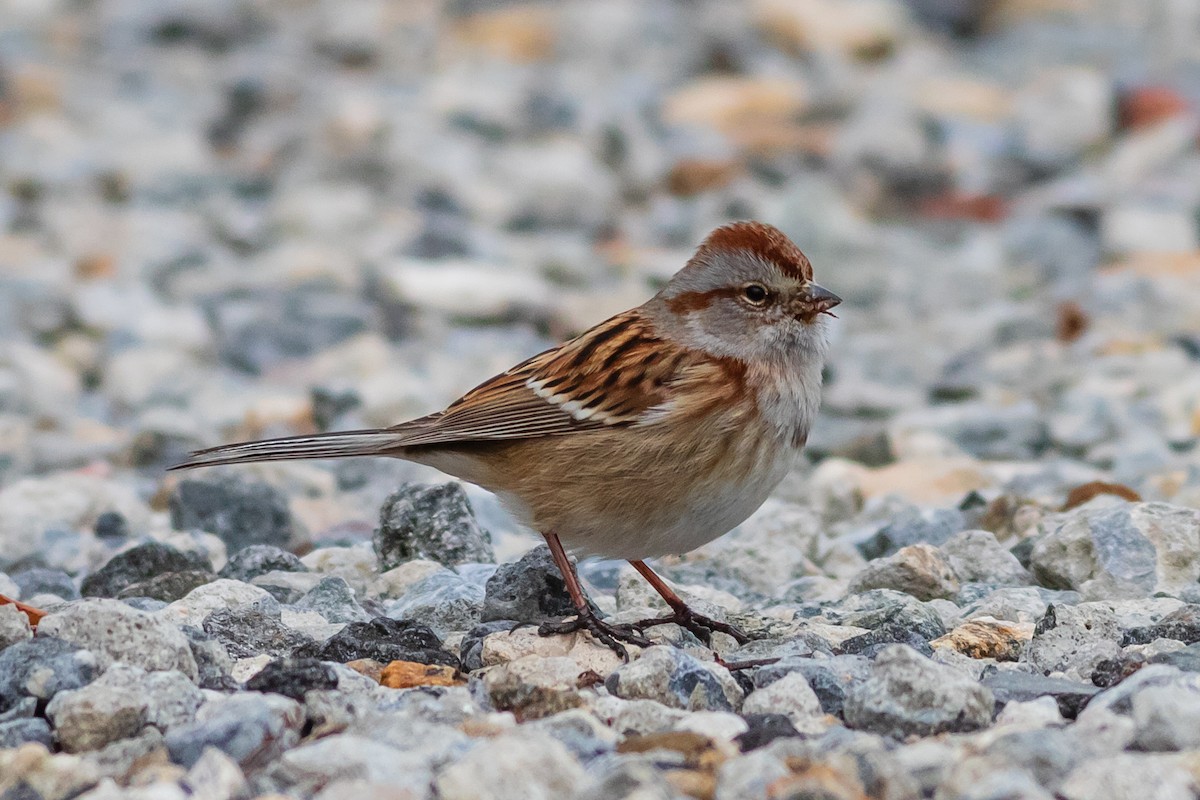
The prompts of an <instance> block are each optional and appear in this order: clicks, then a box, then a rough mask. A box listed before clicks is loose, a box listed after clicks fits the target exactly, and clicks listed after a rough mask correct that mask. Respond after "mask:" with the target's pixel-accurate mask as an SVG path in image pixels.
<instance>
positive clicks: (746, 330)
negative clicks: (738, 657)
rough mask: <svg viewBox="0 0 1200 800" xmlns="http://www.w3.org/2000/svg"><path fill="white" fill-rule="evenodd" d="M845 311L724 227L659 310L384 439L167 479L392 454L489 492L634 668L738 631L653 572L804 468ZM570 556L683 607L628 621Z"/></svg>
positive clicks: (758, 240) (786, 247) (589, 625)
mask: <svg viewBox="0 0 1200 800" xmlns="http://www.w3.org/2000/svg"><path fill="white" fill-rule="evenodd" d="M840 302H841V298H839V297H838V296H837V295H835V294H833V293H832V292H830V291H829V290H827V289H824V288H822V287H821V286H819V285H818V284H816V283H814V282H813V270H812V265H811V264H810V263H809V260H808V258H807V257H805V255H804V253H802V252H801V251H800V249H799V248H798V247H797V246H796V245H795V244H793V243H792V242H791V240H789V239H788V238H787V237H786V236H785V235H784V234H783V233H782V232H781V231H779V230H778V229H777V228H774V227H772V226H770V225H766V224H763V223H760V222H737V223H734V224H731V225H726V226H724V227H720V228H717V229H716V230H714V231H713V232H712V233H711V234H709V236H708V237H707V238H706V239H705V240H704V242H703V243H702V244H701V245H700V246H699V248H698V249H697V250H696V252H695V255H693V256H692V258H691V259H690V260H689V261H688V262H687V264H686V265H685V266H684V267H683V269H681V270H680V271H679V272H678V273H676V274H675V275H674V277H672V278H671V280H670V281H669V282H668V283H667V284H666V286H665V287H664V288H663V289H662V291H660V292H659V293H658V294H656V295H655V296H654V297H652V298H650V299H649V300H647V301H646V302H645V303H644V304H642V305H640V306H638V307H637V308H633V309H630V310H629V311H625V312H623V313H621V314H617V315H616V316H614V317H612V318H611V319H608V320H606V321H604V322H602V323H600V324H599V325H597V326H595V327H594V328H591V329H590V330H588V331H586V332H584V333H583V334H581V335H579V336H578V337H576V338H574V339H571V340H570V341H567V342H564V343H563V344H560V345H558V346H557V347H553V348H551V349H549V350H546V351H545V352H543V353H539V354H538V355H535V356H533V357H532V358H529V359H527V360H525V361H522V362H521V363H520V364H517V365H516V366H514V367H512V368H511V369H509V370H508V371H506V372H504V373H502V374H500V375H497V376H495V377H494V378H491V379H490V380H487V381H485V382H484V383H482V384H480V385H479V386H477V387H476V388H474V389H472V390H471V391H469V392H467V393H466V394H465V395H463V396H462V397H460V398H459V399H458V400H455V401H454V402H453V403H451V404H450V405H449V406H447V407H446V408H445V409H444V410H442V411H437V412H435V413H432V414H429V415H427V416H423V417H420V418H418V419H414V420H410V421H408V422H402V423H400V424H399V425H395V426H393V427H390V428H382V429H373V430H356V431H345V432H332V433H322V434H316V435H311V436H291V437H287V438H282V439H268V440H265V441H254V442H243V443H239V444H228V445H223V446H220V447H213V448H210V449H207V450H200V451H197V452H195V453H193V454H191V456H190V457H189V458H188V459H187V460H186V461H184V462H183V463H181V464H178V465H176V466H174V467H172V469H191V468H194V467H208V466H215V465H218V464H241V463H249V462H254V461H276V460H285V459H326V458H345V457H350V456H390V457H394V458H403V459H407V460H409V461H414V462H416V463H419V464H425V465H427V466H431V467H434V468H436V469H438V470H440V471H442V472H444V473H447V474H449V475H452V476H454V477H456V478H459V479H461V480H464V481H468V482H470V483H474V484H476V485H478V486H481V487H483V488H484V489H487V490H488V491H490V492H493V493H494V494H495V495H496V496H497V497H498V498H499V499H500V501H501V503H502V504H503V505H504V506H505V507H506V508H507V509H508V510H509V511H510V512H511V513H512V514H513V515H514V516H515V517H516V519H517V520H518V521H520V522H521V523H523V524H524V525H526V526H528V527H529V528H531V529H533V530H535V531H538V532H539V533H540V534H541V535H542V536H543V537H544V538H545V540H546V544H547V545H548V546H549V548H550V552H551V554H552V555H553V558H554V562H555V564H556V565H557V567H558V569H559V570H560V571H561V572H562V577H563V581H564V584H565V586H566V589H567V592H568V594H569V595H570V598H571V600H572V602H573V603H574V605H575V608H576V610H577V615H576V616H575V617H574V618H571V619H568V620H566V621H563V622H557V623H545V624H543V625H542V627H541V632H542V633H544V634H550V633H560V632H567V631H574V630H587V631H590V632H591V633H592V634H593V635H594V636H596V638H598V639H599V640H600V641H602V642H604V643H605V644H606V645H608V646H609V647H612V648H613V649H614V650H616V651H617V652H618V653H619V654H620V655H622V656H623V657H627V654H626V651H625V649H624V647H623V646H622V645H621V644H620V642H626V643H632V644H637V645H641V646H646V645H648V644H650V642H649V641H648V640H646V639H645V638H644V631H645V629H646V628H648V627H650V626H653V625H660V624H665V623H669V622H673V623H676V624H678V625H681V626H682V627H684V628H686V629H688V630H690V631H692V632H693V633H694V634H696V635H697V636H698V637H699V638H701V640H702V641H704V642H706V643H707V642H709V641H710V639H711V634H712V632H714V631H720V632H723V633H727V634H729V635H731V636H733V637H734V638H735V639H736V640H737V641H738V642H739V643H745V642H746V641H748V637H747V636H746V634H745V633H743V632H742V631H741V630H740V629H738V628H736V627H735V626H733V625H730V624H728V623H725V622H722V621H719V620H714V619H710V618H708V617H705V616H702V615H700V614H698V613H696V612H694V611H693V610H692V609H691V608H689V607H688V605H687V604H686V603H685V602H684V601H683V600H682V599H681V598H680V597H679V596H678V594H676V593H675V592H674V591H673V590H672V589H671V588H670V587H669V586H668V585H667V584H666V583H665V582H664V581H663V580H662V579H661V578H660V577H659V576H658V575H657V574H655V572H654V571H653V570H651V569H650V567H649V566H647V565H646V562H645V559H648V558H653V557H657V556H663V555H668V554H678V553H684V552H687V551H690V550H693V549H695V548H697V547H699V546H701V545H703V544H705V543H707V542H709V541H712V540H713V539H716V538H717V537H719V536H721V535H723V534H725V533H727V532H728V531H729V530H731V529H732V528H734V527H735V526H737V525H738V524H739V523H741V522H742V521H743V520H745V519H746V518H747V517H749V516H750V515H751V514H752V513H753V512H754V511H755V510H756V509H757V508H758V507H759V506H760V505H762V503H763V501H764V500H766V498H767V496H768V495H769V494H770V493H771V491H772V490H773V489H774V488H775V487H776V486H777V485H778V484H779V482H780V481H781V480H782V479H783V477H784V476H785V475H786V474H787V473H788V471H789V470H790V469H791V468H792V466H793V464H794V462H795V460H796V458H797V456H798V454H799V453H800V451H801V448H803V446H804V443H805V440H806V438H807V437H808V433H809V429H810V427H811V425H812V422H813V419H814V417H815V416H816V414H817V409H818V407H819V405H820V398H821V373H822V369H823V367H824V364H825V359H826V354H827V351H828V335H827V334H828V332H827V322H826V320H825V317H826V316H827V315H828V316H833V315H832V314H831V313H830V309H832V308H833V307H835V306H836V305H838V303H840ZM568 549H569V550H570V551H572V552H573V553H574V554H576V555H578V556H588V555H599V556H605V557H608V558H619V559H625V560H627V561H629V562H630V563H631V564H632V565H633V567H634V568H635V569H636V570H637V571H638V572H639V573H640V574H641V575H642V576H644V577H645V579H646V580H647V581H649V582H650V584H651V585H652V586H653V587H654V589H655V590H656V591H657V592H658V593H659V594H660V595H661V596H662V598H663V599H664V600H665V601H666V602H667V605H668V606H669V607H670V609H671V613H670V614H669V615H667V616H664V617H658V618H653V619H649V620H644V621H642V622H638V623H633V624H627V625H617V624H612V623H608V622H606V621H605V620H603V619H600V618H599V617H598V616H597V615H596V613H595V612H594V611H593V608H592V606H591V605H590V604H589V602H588V600H587V598H586V596H585V594H584V592H583V589H582V587H581V585H580V582H579V578H578V576H577V575H576V573H575V571H574V569H573V567H572V564H571V560H570V559H569V557H568V555H567V551H568Z"/></svg>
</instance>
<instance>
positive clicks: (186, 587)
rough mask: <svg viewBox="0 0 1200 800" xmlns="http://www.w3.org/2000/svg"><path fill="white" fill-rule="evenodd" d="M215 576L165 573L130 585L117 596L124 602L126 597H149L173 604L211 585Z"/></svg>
mask: <svg viewBox="0 0 1200 800" xmlns="http://www.w3.org/2000/svg"><path fill="white" fill-rule="evenodd" d="M216 579H217V576H216V575H214V574H213V573H211V572H206V571H203V570H188V571H187V572H166V573H164V574H162V575H155V576H154V577H153V578H150V579H148V580H144V581H138V582H137V583H131V584H130V585H129V586H126V587H125V588H124V589H122V590H121V592H120V594H118V595H117V597H118V598H119V599H122V600H124V599H125V598H128V597H149V598H150V599H152V600H160V601H162V602H164V603H173V602H175V601H176V600H178V599H179V598H181V597H185V596H187V594H188V592H190V591H192V590H193V589H195V588H196V587H198V586H203V585H204V584H206V583H212V582H213V581H214V580H216Z"/></svg>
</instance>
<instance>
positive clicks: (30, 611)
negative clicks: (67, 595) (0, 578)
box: [0, 594, 46, 628]
mask: <svg viewBox="0 0 1200 800" xmlns="http://www.w3.org/2000/svg"><path fill="white" fill-rule="evenodd" d="M10 603H11V604H12V605H14V606H16V607H17V611H20V612H21V613H22V614H24V615H25V616H27V617H29V624H30V625H31V626H32V627H34V628H36V627H37V624H38V623H39V622H41V621H42V617H44V616H46V612H45V611H42V610H41V609H40V608H34V607H33V606H27V605H25V604H24V603H18V602H17V601H16V600H13V599H12V598H11V597H5V596H4V595H2V594H0V606H2V605H6V604H10Z"/></svg>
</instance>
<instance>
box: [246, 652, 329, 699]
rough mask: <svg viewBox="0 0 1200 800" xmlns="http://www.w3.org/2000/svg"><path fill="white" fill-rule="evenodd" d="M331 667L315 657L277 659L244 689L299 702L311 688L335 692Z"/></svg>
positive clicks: (256, 675)
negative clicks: (268, 693)
mask: <svg viewBox="0 0 1200 800" xmlns="http://www.w3.org/2000/svg"><path fill="white" fill-rule="evenodd" d="M337 685H338V679H337V673H336V672H334V671H333V667H331V666H329V665H328V664H326V663H324V662H322V661H318V660H317V659H315V658H280V659H276V660H275V661H272V662H271V663H270V664H267V665H266V666H265V667H263V668H262V669H261V670H259V672H258V673H257V674H255V675H254V676H253V677H252V678H250V680H248V681H246V688H247V689H249V690H250V691H253V692H273V693H274V694H281V695H283V696H284V697H290V698H292V699H293V700H297V701H299V702H301V703H303V702H304V693H305V692H307V691H309V690H310V689H336V688H337Z"/></svg>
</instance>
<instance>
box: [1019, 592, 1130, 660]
mask: <svg viewBox="0 0 1200 800" xmlns="http://www.w3.org/2000/svg"><path fill="white" fill-rule="evenodd" d="M1120 640H1121V633H1120V629H1119V628H1118V627H1117V619H1116V615H1115V614H1114V613H1113V612H1112V610H1111V609H1110V608H1107V607H1105V606H1103V605H1101V604H1097V603H1088V604H1081V605H1079V606H1050V607H1049V609H1047V611H1046V615H1045V616H1044V617H1042V619H1041V620H1040V621H1039V622H1038V624H1037V627H1036V628H1035V629H1034V634H1033V639H1032V640H1031V641H1030V642H1029V646H1028V647H1027V648H1026V650H1025V655H1024V658H1025V660H1027V661H1028V662H1029V663H1030V664H1033V665H1034V666H1035V667H1037V668H1038V669H1040V670H1042V671H1044V672H1066V671H1068V670H1070V671H1072V673H1073V675H1074V676H1076V677H1081V676H1084V675H1090V674H1091V672H1092V670H1094V669H1095V668H1096V665H1097V664H1098V663H1100V662H1101V661H1103V660H1104V659H1109V658H1116V657H1117V655H1118V654H1119V653H1120V650H1121V648H1120V645H1119V642H1120Z"/></svg>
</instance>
